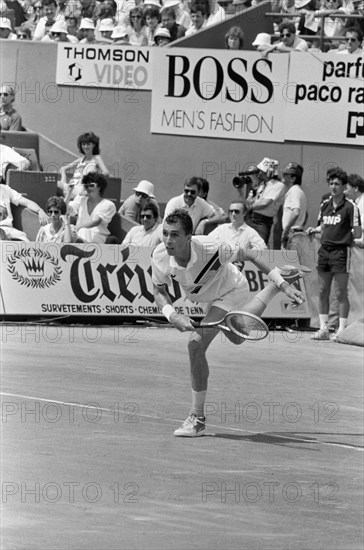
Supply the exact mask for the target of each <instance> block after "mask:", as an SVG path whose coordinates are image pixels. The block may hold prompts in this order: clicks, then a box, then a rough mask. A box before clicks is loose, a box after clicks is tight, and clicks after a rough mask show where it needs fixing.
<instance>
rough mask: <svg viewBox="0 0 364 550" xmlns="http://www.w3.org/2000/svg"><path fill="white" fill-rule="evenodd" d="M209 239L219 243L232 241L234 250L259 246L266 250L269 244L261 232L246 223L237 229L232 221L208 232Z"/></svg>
mask: <svg viewBox="0 0 364 550" xmlns="http://www.w3.org/2000/svg"><path fill="white" fill-rule="evenodd" d="M208 238H209V240H211V241H212V242H214V241H215V242H219V243H230V244H233V245H234V250H235V251H237V250H238V249H239V248H245V249H246V248H258V249H260V250H265V249H266V248H267V245H266V244H265V242H264V241H263V239H262V237H261V236H260V235H259V233H258V232H257V231H256V230H255V229H253V227H250V226H249V225H247V224H246V223H243V224H242V225H241V226H240V227H238V229H235V227H234V226H233V224H232V223H222V224H221V225H219V226H218V227H216V229H214V230H213V231H211V232H210V233H209V234H208Z"/></svg>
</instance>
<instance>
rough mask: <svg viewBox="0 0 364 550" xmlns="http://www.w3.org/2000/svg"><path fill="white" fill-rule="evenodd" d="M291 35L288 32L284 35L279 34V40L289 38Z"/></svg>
mask: <svg viewBox="0 0 364 550" xmlns="http://www.w3.org/2000/svg"><path fill="white" fill-rule="evenodd" d="M290 36H292V35H291V33H290V32H286V33H285V34H281V38H289V37H290Z"/></svg>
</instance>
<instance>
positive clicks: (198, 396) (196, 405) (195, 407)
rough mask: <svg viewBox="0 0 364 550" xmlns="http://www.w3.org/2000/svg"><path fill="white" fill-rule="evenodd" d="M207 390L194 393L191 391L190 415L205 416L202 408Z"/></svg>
mask: <svg viewBox="0 0 364 550" xmlns="http://www.w3.org/2000/svg"><path fill="white" fill-rule="evenodd" d="M206 394H207V390H204V391H194V390H192V408H191V414H194V415H196V416H205V414H204V406H205V401H206Z"/></svg>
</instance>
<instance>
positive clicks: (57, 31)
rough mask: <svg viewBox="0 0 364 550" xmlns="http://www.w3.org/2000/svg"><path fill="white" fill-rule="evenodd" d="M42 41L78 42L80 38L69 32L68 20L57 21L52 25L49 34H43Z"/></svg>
mask: <svg viewBox="0 0 364 550" xmlns="http://www.w3.org/2000/svg"><path fill="white" fill-rule="evenodd" d="M41 42H72V43H77V42H78V39H77V38H76V37H75V36H72V35H71V34H68V27H67V23H66V21H56V22H55V23H54V25H52V26H51V28H50V31H49V35H47V34H46V35H45V36H43V38H42V40H41Z"/></svg>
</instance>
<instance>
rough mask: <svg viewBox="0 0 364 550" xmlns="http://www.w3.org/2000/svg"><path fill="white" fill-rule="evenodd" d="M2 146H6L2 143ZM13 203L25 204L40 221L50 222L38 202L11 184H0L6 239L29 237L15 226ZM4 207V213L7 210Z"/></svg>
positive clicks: (1, 222)
mask: <svg viewBox="0 0 364 550" xmlns="http://www.w3.org/2000/svg"><path fill="white" fill-rule="evenodd" d="M1 147H4V146H3V145H1ZM11 204H15V205H18V206H25V207H26V208H29V210H31V211H32V212H34V213H35V214H38V217H39V223H40V224H41V225H45V224H47V223H48V216H47V214H46V213H45V212H44V210H43V209H42V208H41V207H40V206H39V204H37V203H36V202H34V201H32V200H29V199H26V198H25V197H23V195H21V194H20V193H18V192H17V191H15V190H14V189H12V188H11V187H10V186H9V185H0V205H1V206H2V207H3V208H5V210H6V214H7V217H6V218H4V219H2V220H1V221H0V226H1V228H2V229H3V231H4V233H5V235H6V239H7V240H9V241H13V240H14V241H28V237H27V236H26V234H25V233H24V232H23V231H19V230H18V229H16V228H15V227H13V215H12V212H11ZM5 210H4V209H3V213H4V212H5ZM3 215H4V214H3Z"/></svg>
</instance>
